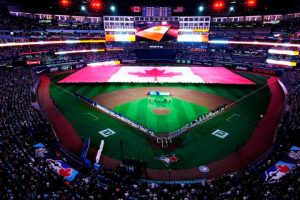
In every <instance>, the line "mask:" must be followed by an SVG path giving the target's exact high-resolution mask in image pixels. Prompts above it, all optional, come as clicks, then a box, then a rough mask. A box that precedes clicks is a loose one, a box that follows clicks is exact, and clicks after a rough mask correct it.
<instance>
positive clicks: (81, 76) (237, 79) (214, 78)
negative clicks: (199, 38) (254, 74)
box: [59, 66, 255, 84]
mask: <svg viewBox="0 0 300 200" xmlns="http://www.w3.org/2000/svg"><path fill="white" fill-rule="evenodd" d="M107 82H110V83H116V82H117V83H218V84H255V83H254V82H252V81H250V80H248V79H246V78H244V77H242V76H239V75H237V74H235V73H233V72H231V71H229V70H227V69H225V68H223V67H168V66H167V67H131V66H103V67H86V68H83V69H81V70H79V71H77V72H75V73H74V74H71V75H70V76H68V77H66V78H64V79H63V80H61V81H59V83H107Z"/></svg>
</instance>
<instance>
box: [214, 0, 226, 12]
mask: <svg viewBox="0 0 300 200" xmlns="http://www.w3.org/2000/svg"><path fill="white" fill-rule="evenodd" d="M224 6H225V3H224V2H223V1H216V2H215V3H214V4H213V8H214V9H215V10H222V9H223V8H224Z"/></svg>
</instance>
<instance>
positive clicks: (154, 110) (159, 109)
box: [152, 108, 170, 115]
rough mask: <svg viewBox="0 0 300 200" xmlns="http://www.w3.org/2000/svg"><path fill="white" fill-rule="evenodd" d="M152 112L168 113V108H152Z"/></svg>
mask: <svg viewBox="0 0 300 200" xmlns="http://www.w3.org/2000/svg"><path fill="white" fill-rule="evenodd" d="M152 112H153V113H154V114H157V115H168V114H169V113H170V110H169V109H168V108H153V109H152Z"/></svg>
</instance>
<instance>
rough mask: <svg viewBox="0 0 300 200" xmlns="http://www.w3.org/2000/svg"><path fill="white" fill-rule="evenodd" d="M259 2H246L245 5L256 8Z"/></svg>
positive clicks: (253, 0)
mask: <svg viewBox="0 0 300 200" xmlns="http://www.w3.org/2000/svg"><path fill="white" fill-rule="evenodd" d="M256 3H257V1H256V0H246V1H245V4H246V6H247V7H249V8H254V7H255V6H256Z"/></svg>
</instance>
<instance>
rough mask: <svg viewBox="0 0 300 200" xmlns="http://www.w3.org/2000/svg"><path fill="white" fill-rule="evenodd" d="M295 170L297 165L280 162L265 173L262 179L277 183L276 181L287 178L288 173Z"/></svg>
mask: <svg viewBox="0 0 300 200" xmlns="http://www.w3.org/2000/svg"><path fill="white" fill-rule="evenodd" d="M295 168H296V165H295V164H291V163H286V162H283V161H278V162H277V163H275V165H273V166H272V167H270V168H269V169H268V170H266V171H265V173H264V174H263V175H262V178H263V179H264V181H265V182H268V183H275V182H276V181H278V180H279V179H281V177H283V176H285V175H286V174H287V173H288V172H290V171H291V170H293V169H295Z"/></svg>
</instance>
